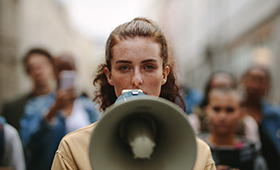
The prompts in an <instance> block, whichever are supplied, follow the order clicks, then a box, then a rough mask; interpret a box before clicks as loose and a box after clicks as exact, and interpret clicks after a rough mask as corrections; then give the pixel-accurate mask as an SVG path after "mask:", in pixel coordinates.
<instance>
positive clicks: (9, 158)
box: [3, 123, 25, 170]
mask: <svg viewBox="0 0 280 170" xmlns="http://www.w3.org/2000/svg"><path fill="white" fill-rule="evenodd" d="M4 135H5V136H4V138H5V151H4V155H3V166H10V167H12V168H13V170H25V160H24V155H23V148H22V143H21V140H20V138H19V134H18V132H17V130H16V129H15V128H14V127H12V126H11V125H9V124H7V123H6V124H5V125H4Z"/></svg>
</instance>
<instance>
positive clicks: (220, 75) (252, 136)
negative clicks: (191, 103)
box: [189, 71, 260, 147]
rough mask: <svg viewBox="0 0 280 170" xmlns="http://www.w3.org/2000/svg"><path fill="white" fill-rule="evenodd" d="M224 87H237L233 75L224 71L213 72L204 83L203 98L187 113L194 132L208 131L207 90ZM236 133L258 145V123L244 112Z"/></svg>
mask: <svg viewBox="0 0 280 170" xmlns="http://www.w3.org/2000/svg"><path fill="white" fill-rule="evenodd" d="M219 87H226V88H233V89H236V88H237V83H236V80H235V78H234V76H233V75H231V74H230V73H228V72H226V71H216V72H213V73H212V74H211V75H210V77H209V79H208V81H207V82H206V85H205V90H204V91H205V94H204V99H203V101H202V102H201V104H200V106H199V107H196V108H194V114H191V115H189V118H190V121H191V123H192V126H193V127H194V130H195V132H196V134H199V133H202V132H208V131H209V118H208V116H207V115H206V114H205V111H204V107H205V106H207V105H208V104H209V92H210V91H211V90H212V89H213V88H219ZM236 133H237V134H238V135H241V136H245V138H246V139H248V140H249V141H251V142H253V143H255V144H258V146H259V147H260V139H259V133H258V125H257V123H256V122H255V121H254V119H253V118H252V117H251V116H249V115H247V114H245V113H244V115H243V116H242V118H241V119H240V120H239V123H238V126H237V129H236Z"/></svg>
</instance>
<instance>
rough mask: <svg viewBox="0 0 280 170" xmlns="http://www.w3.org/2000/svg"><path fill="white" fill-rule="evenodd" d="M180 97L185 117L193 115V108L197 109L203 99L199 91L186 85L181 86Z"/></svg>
mask: <svg viewBox="0 0 280 170" xmlns="http://www.w3.org/2000/svg"><path fill="white" fill-rule="evenodd" d="M181 95H182V97H183V99H184V101H185V104H186V113H187V115H190V114H191V113H193V108H195V107H198V106H199V105H200V104H201V102H202V100H203V98H204V97H203V93H202V92H201V91H200V90H198V89H196V88H193V87H189V86H186V85H183V86H181Z"/></svg>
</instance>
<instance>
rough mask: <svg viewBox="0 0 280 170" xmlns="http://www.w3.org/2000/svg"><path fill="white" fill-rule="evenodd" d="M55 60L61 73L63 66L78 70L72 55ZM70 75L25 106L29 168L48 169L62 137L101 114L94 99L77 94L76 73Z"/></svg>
mask: <svg viewBox="0 0 280 170" xmlns="http://www.w3.org/2000/svg"><path fill="white" fill-rule="evenodd" d="M54 63H55V67H57V68H58V73H57V74H59V75H60V74H61V73H62V71H63V70H68V71H71V73H73V72H72V71H74V70H75V63H74V60H73V59H72V58H70V57H65V56H61V57H57V58H56V59H55V62H54ZM55 70H56V68H55ZM54 72H56V71H54ZM67 76H68V77H66V78H64V79H60V80H59V82H58V87H59V88H58V89H57V91H56V92H55V94H54V95H53V97H52V98H50V99H49V98H46V97H47V96H44V97H40V98H39V97H37V98H32V100H29V102H28V103H27V104H26V106H25V110H24V111H25V112H24V114H23V116H22V118H21V138H22V141H23V146H24V148H25V152H26V162H27V163H26V164H27V170H38V169H40V170H49V169H50V168H51V164H52V161H53V158H54V155H55V152H56V150H57V148H58V145H59V142H60V140H61V139H62V137H63V136H64V135H66V134H67V133H69V132H71V131H74V130H77V129H79V128H81V127H83V126H86V125H89V124H91V123H93V122H95V121H97V120H98V118H99V112H98V111H97V110H96V109H95V108H94V105H95V104H94V102H93V101H91V100H89V99H88V98H86V97H84V96H80V97H78V94H77V93H76V91H75V87H74V85H75V84H74V79H73V75H72V74H71V75H70V77H69V75H67ZM71 76H72V77H71ZM74 78H75V77H74ZM64 81H65V82H64ZM62 84H63V85H62Z"/></svg>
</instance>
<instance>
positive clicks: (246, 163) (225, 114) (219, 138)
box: [199, 88, 267, 170]
mask: <svg viewBox="0 0 280 170" xmlns="http://www.w3.org/2000/svg"><path fill="white" fill-rule="evenodd" d="M244 111H245V108H244V106H243V105H242V97H241V95H239V93H238V92H237V91H236V90H234V89H231V88H214V89H212V90H211V91H210V92H209V98H208V105H207V106H205V113H206V115H207V116H208V118H209V121H210V123H209V128H210V131H209V133H205V134H200V135H199V137H200V138H201V139H203V140H204V141H206V142H207V143H208V144H209V146H210V148H211V151H212V155H213V158H214V161H215V163H216V166H217V170H222V169H224V168H226V169H236V168H237V169H240V170H247V169H248V170H249V169H250V170H267V166H266V162H265V160H264V158H263V157H262V155H261V154H260V152H259V150H258V149H257V148H256V146H255V145H254V144H253V143H251V142H249V141H248V140H246V139H244V138H242V137H240V136H237V135H236V131H235V129H236V127H237V124H238V121H239V119H240V118H241V116H242V114H243V112H244Z"/></svg>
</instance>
